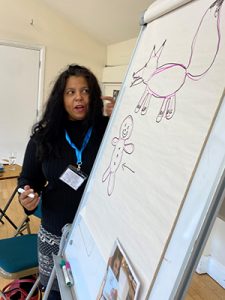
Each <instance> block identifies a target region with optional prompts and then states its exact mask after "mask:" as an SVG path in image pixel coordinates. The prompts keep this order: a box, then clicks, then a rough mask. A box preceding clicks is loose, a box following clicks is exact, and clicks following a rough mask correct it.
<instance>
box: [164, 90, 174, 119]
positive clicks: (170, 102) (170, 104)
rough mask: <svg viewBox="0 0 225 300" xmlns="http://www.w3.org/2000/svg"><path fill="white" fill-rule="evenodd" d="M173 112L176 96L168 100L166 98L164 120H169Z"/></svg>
mask: <svg viewBox="0 0 225 300" xmlns="http://www.w3.org/2000/svg"><path fill="white" fill-rule="evenodd" d="M175 110H176V96H175V95H173V96H171V97H170V98H168V100H167V108H166V112H165V113H166V115H165V118H166V119H167V120H170V119H171V118H172V117H173V115H174V114H175Z"/></svg>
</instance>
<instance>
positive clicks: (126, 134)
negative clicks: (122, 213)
mask: <svg viewBox="0 0 225 300" xmlns="http://www.w3.org/2000/svg"><path fill="white" fill-rule="evenodd" d="M132 130H133V118H132V116H131V115H128V116H127V117H126V118H125V119H124V120H123V122H122V124H121V126H120V133H119V137H114V138H113V139H112V145H113V146H114V150H113V153H112V156H111V161H110V164H109V167H108V168H107V169H106V171H105V172H104V174H103V176H102V182H104V181H106V179H108V188H107V192H108V195H109V196H110V195H111V194H112V192H113V189H114V185H115V176H116V171H117V170H118V168H119V166H120V164H121V161H122V158H123V153H124V152H125V153H127V154H131V153H132V152H133V151H134V145H133V144H132V143H129V142H128V139H129V138H130V136H131V133H132Z"/></svg>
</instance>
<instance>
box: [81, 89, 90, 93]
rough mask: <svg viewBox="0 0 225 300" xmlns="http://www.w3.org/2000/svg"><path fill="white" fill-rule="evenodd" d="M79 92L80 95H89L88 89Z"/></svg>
mask: <svg viewBox="0 0 225 300" xmlns="http://www.w3.org/2000/svg"><path fill="white" fill-rule="evenodd" d="M81 92H82V94H89V89H88V88H86V89H83V90H82V91H81Z"/></svg>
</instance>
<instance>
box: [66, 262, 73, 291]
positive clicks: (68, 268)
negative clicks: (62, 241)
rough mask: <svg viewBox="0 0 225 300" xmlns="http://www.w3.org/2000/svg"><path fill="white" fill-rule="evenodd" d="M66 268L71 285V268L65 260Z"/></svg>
mask: <svg viewBox="0 0 225 300" xmlns="http://www.w3.org/2000/svg"><path fill="white" fill-rule="evenodd" d="M66 270H67V274H68V276H69V279H70V282H71V285H73V274H72V271H71V268H70V263H69V262H68V261H67V262H66Z"/></svg>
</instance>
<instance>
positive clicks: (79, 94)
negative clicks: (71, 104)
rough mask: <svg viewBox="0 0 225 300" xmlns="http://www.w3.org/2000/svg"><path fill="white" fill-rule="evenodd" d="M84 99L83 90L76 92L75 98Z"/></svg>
mask: <svg viewBox="0 0 225 300" xmlns="http://www.w3.org/2000/svg"><path fill="white" fill-rule="evenodd" d="M81 99H82V94H81V92H79V91H77V92H76V94H75V100H81Z"/></svg>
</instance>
